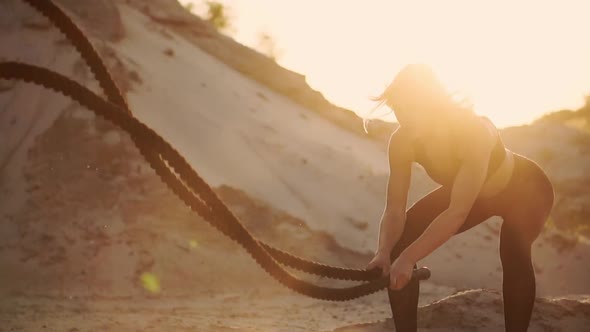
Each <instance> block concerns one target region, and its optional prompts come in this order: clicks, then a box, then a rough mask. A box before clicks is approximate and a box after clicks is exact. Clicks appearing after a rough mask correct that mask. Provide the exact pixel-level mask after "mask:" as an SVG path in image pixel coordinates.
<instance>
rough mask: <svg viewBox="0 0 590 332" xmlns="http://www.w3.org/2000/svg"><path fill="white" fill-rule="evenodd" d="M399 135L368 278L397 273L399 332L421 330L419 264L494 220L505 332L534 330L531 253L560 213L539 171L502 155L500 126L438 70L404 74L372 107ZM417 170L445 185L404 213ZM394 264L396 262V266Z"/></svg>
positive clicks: (417, 68) (410, 68) (393, 284)
mask: <svg viewBox="0 0 590 332" xmlns="http://www.w3.org/2000/svg"><path fill="white" fill-rule="evenodd" d="M374 100H375V101H379V103H380V105H381V104H386V105H387V106H389V107H390V108H391V109H392V110H393V112H394V113H395V115H396V118H397V120H398V122H399V125H400V126H399V127H398V128H397V129H396V130H395V132H394V133H393V134H392V135H391V138H390V140H389V148H388V151H389V152H388V155H389V166H390V173H389V181H388V185H387V193H386V204H385V209H384V212H383V215H382V218H381V223H380V230H379V239H378V249H377V251H376V253H375V257H374V258H373V259H372V260H371V261H370V262H369V264H368V265H367V269H372V268H375V267H379V268H381V269H382V271H383V274H384V275H386V274H387V273H389V276H390V287H389V289H388V294H389V302H390V306H391V311H392V314H393V319H394V321H395V326H396V331H416V329H417V327H416V325H417V316H416V315H417V307H418V291H419V283H418V282H417V281H414V280H412V281H409V279H410V275H411V272H412V269H413V268H414V267H415V266H416V262H417V261H418V260H420V259H422V258H424V257H425V256H427V255H428V254H430V253H431V252H433V251H434V250H435V249H436V248H438V247H439V246H441V245H442V244H443V243H444V242H446V241H447V240H448V239H449V238H450V237H451V236H452V235H454V234H459V233H461V232H464V231H466V230H468V229H470V228H471V227H473V226H476V225H478V224H480V223H481V222H483V221H485V220H487V219H488V218H490V217H492V216H501V217H502V219H503V223H502V229H501V232H500V259H501V262H502V269H503V280H502V291H503V304H504V322H505V328H506V331H526V330H527V328H528V325H529V321H530V317H531V312H532V309H533V304H534V300H535V274H534V270H533V265H532V261H531V245H532V243H533V241H535V239H536V238H537V236H538V235H539V233H540V232H541V230H542V229H543V225H544V223H545V221H546V219H547V217H548V216H549V212H550V211H551V208H552V206H553V198H554V193H553V187H552V185H551V182H550V181H549V179H548V178H547V176H546V175H545V173H544V172H543V170H541V168H540V167H539V166H538V165H537V164H536V163H534V162H533V161H531V160H530V159H527V158H525V157H523V156H521V155H518V154H515V153H513V152H511V151H510V150H508V149H506V148H505V147H504V144H503V143H502V140H501V139H500V136H499V133H498V131H497V129H496V128H495V126H494V125H493V123H492V122H491V121H490V120H489V119H488V118H486V117H482V116H477V115H476V114H474V113H473V111H472V109H471V108H470V107H468V106H465V105H464V104H461V103H458V102H456V101H455V100H453V98H452V97H451V95H450V94H449V93H448V92H447V91H446V90H445V88H444V87H443V85H442V83H441V82H440V81H439V80H438V79H437V77H436V75H435V74H434V73H433V71H432V70H431V68H430V67H428V66H427V65H424V64H411V65H407V66H406V67H404V68H403V69H402V70H401V71H400V72H399V73H398V74H397V75H396V77H395V78H394V80H393V81H392V83H391V84H390V85H389V86H388V87H387V88H386V89H385V91H384V92H383V93H382V94H381V95H380V96H379V97H378V98H375V99H374ZM412 162H417V163H419V164H421V165H422V167H424V169H425V170H426V172H427V173H428V175H429V176H430V177H431V178H432V179H433V180H434V181H436V182H438V183H439V184H440V185H441V186H440V187H438V188H437V189H435V190H433V191H431V192H430V193H428V194H427V195H426V196H424V197H423V198H422V199H420V200H419V201H418V202H416V203H415V204H413V205H412V206H411V207H410V208H409V209H408V210H407V211H406V203H407V195H408V187H409V183H410V173H411V164H412ZM392 262H393V263H392Z"/></svg>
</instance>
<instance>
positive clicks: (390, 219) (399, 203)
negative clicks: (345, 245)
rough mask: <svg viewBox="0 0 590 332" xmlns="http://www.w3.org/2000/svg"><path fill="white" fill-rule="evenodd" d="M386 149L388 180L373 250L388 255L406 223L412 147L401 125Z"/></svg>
mask: <svg viewBox="0 0 590 332" xmlns="http://www.w3.org/2000/svg"><path fill="white" fill-rule="evenodd" d="M387 151H388V159H389V180H388V181H387V192H386V195H385V208H384V210H383V215H382V216H381V222H380V226H379V242H378V246H377V253H381V254H385V255H387V257H389V254H390V253H391V250H392V249H393V247H394V246H395V244H396V243H397V241H398V240H399V238H400V237H401V234H402V232H403V229H404V225H405V222H406V204H407V200H408V189H409V187H410V177H411V170H412V160H413V149H412V148H411V146H410V144H408V140H407V139H406V138H404V134H403V132H402V131H401V127H398V129H397V130H396V131H395V132H394V133H393V134H392V135H391V137H390V139H389V146H388V149H387ZM377 253H376V254H377Z"/></svg>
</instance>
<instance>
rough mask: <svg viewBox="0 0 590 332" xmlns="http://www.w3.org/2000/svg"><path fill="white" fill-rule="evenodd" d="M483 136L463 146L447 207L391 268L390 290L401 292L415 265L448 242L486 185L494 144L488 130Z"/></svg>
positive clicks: (475, 136)
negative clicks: (399, 290) (461, 159)
mask: <svg viewBox="0 0 590 332" xmlns="http://www.w3.org/2000/svg"><path fill="white" fill-rule="evenodd" d="M483 133H485V135H483V134H482V131H479V132H478V133H476V134H475V135H474V137H473V139H471V137H470V141H469V144H467V145H466V146H464V149H465V151H464V156H466V157H465V158H464V160H463V163H462V165H461V168H460V169H459V171H458V173H457V175H456V177H455V181H454V183H453V188H452V190H451V199H450V204H449V207H448V208H447V209H446V210H445V211H443V212H442V213H441V214H439V215H438V217H436V218H435V219H434V220H433V221H432V222H431V223H430V225H429V226H428V228H426V230H425V231H424V232H423V233H422V235H420V237H418V239H416V240H415V241H414V242H413V243H412V244H411V245H409V246H408V247H407V248H406V249H405V250H404V251H403V252H402V253H401V254H400V256H399V257H398V258H397V259H396V261H395V262H394V263H393V264H392V266H391V270H390V277H391V285H390V288H392V289H401V288H403V287H404V286H405V285H406V284H407V282H409V277H410V276H411V272H412V271H411V269H412V268H413V266H414V264H415V263H416V262H417V261H419V260H420V259H422V258H424V257H426V256H428V255H429V254H430V253H432V252H433V251H434V250H435V249H437V248H438V247H440V246H441V245H442V244H443V243H445V242H446V241H447V240H448V239H450V238H451V237H452V236H453V235H454V234H455V233H456V232H457V230H458V229H459V228H460V227H461V225H463V223H464V222H465V219H466V218H467V215H468V214H469V211H470V210H471V208H472V206H473V203H474V202H475V200H476V199H477V196H478V194H479V192H480V191H481V188H482V186H483V184H484V182H485V179H486V175H487V169H488V163H489V159H490V154H491V150H492V148H493V144H494V142H493V140H492V139H491V136H490V135H487V133H488V132H487V130H485V129H484V130H483Z"/></svg>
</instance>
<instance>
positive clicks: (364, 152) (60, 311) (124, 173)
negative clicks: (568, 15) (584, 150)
mask: <svg viewBox="0 0 590 332" xmlns="http://www.w3.org/2000/svg"><path fill="white" fill-rule="evenodd" d="M102 1H106V2H108V1H110V0H102ZM18 3H19V2H18V1H16V0H14V1H13V0H11V1H7V2H6V3H5V4H0V6H9V7H7V8H9V9H10V10H11V11H2V10H0V15H2V14H1V13H2V12H4V13H10V15H6V14H5V15H4V16H0V17H2V18H3V19H2V21H1V22H0V23H1V24H2V26H1V27H2V30H1V31H2V32H0V44H1V45H10V47H9V48H6V49H5V48H2V49H1V51H2V53H0V58H2V59H20V60H22V61H27V62H30V63H36V64H41V65H44V66H47V67H49V68H53V69H55V70H58V71H59V72H61V73H64V74H66V75H68V76H70V77H73V78H75V79H76V80H78V81H79V82H82V83H83V84H85V85H86V86H89V87H91V88H93V89H94V90H95V91H98V90H97V89H96V82H94V81H93V79H92V78H91V76H90V73H89V71H88V69H87V68H86V67H85V66H84V65H83V63H81V62H80V61H79V60H78V55H77V54H76V53H75V52H73V50H72V48H71V47H70V46H68V44H67V42H64V37H63V36H61V35H59V34H58V33H56V32H55V30H53V28H51V26H50V25H48V24H46V23H43V20H42V19H40V18H39V17H38V16H34V15H32V16H31V14H30V13H31V12H30V10H28V9H27V7H26V6H19V5H18ZM157 3H158V4H160V3H166V1H159V2H157ZM0 8H1V7H0ZM105 8H111V9H112V7H110V6H106V7H105ZM117 8H118V9H119V13H120V17H121V21H120V22H119V23H120V24H119V25H117V24H114V25H113V26H120V27H121V29H123V30H122V31H113V32H112V34H114V35H117V36H119V37H118V39H117V40H116V41H105V40H102V39H100V37H96V36H94V37H93V42H94V43H95V44H96V45H97V47H98V48H99V50H100V52H101V54H103V56H104V57H105V60H106V61H107V64H108V65H109V66H110V68H111V70H112V71H113V72H114V73H115V74H116V75H115V77H116V78H117V82H118V83H119V84H120V85H121V86H122V88H123V90H124V91H125V92H126V96H127V98H128V100H129V103H130V105H131V109H132V111H133V113H134V114H135V115H136V116H137V117H138V118H139V119H141V120H142V121H144V122H145V123H146V124H148V125H149V126H150V127H152V128H154V129H155V130H156V131H157V132H158V133H160V134H161V135H162V136H163V137H164V138H165V139H166V140H168V141H169V142H171V143H172V145H173V146H174V147H176V148H177V149H178V150H179V151H180V152H181V154H183V155H184V156H185V157H186V158H187V160H188V161H189V162H190V163H191V164H192V165H193V166H194V167H195V168H196V169H197V171H198V172H199V174H201V175H202V176H203V177H204V178H205V179H206V180H207V181H208V182H209V183H210V184H211V185H212V186H214V187H215V190H216V192H217V193H218V195H219V196H220V197H221V198H222V199H223V200H224V202H226V204H227V205H228V206H229V207H230V209H231V210H232V211H233V212H234V213H235V214H236V215H237V216H238V217H239V218H240V220H241V221H242V222H243V223H244V224H245V225H246V226H247V228H248V229H249V230H250V231H251V232H252V233H253V234H254V235H255V236H256V237H257V238H260V239H262V240H264V241H266V242H268V243H270V244H272V245H274V246H277V247H279V248H281V249H285V250H287V251H289V252H292V253H294V254H296V255H299V256H302V257H305V258H308V259H313V260H316V261H319V262H324V263H327V264H331V265H335V266H346V267H354V268H363V267H364V266H365V265H366V263H367V262H368V261H369V259H370V258H371V253H372V251H373V250H374V248H375V245H376V239H377V230H378V219H379V216H380V213H381V209H382V203H383V202H382V200H383V197H384V190H385V181H386V176H387V161H386V156H385V151H384V147H383V145H382V144H381V143H379V142H377V141H375V140H371V139H368V138H364V137H362V136H359V135H358V134H357V133H352V132H350V131H347V130H345V129H343V128H342V127H341V126H337V125H334V124H333V123H331V122H330V121H328V120H327V119H326V118H324V117H322V116H320V115H318V114H316V113H314V112H312V111H310V110H309V109H306V108H304V107H302V106H301V105H298V104H296V103H294V102H293V101H292V100H290V99H288V98H286V97H285V96H282V95H278V94H276V93H275V92H273V91H272V90H271V89H269V88H267V87H265V86H262V85H260V84H259V83H256V82H255V81H253V80H251V79H249V78H247V77H245V76H243V75H242V74H240V73H238V72H237V71H235V70H232V69H230V68H229V67H228V66H227V65H226V64H224V63H222V62H220V61H218V60H217V59H215V58H214V57H212V56H211V55H210V54H208V53H206V52H204V51H203V50H202V49H200V48H199V47H198V46H196V45H195V44H194V43H191V42H190V41H189V40H187V39H185V38H183V37H182V36H181V35H179V34H177V33H175V31H174V29H171V28H169V27H167V26H166V25H162V24H161V23H158V22H156V21H154V20H153V18H150V16H149V15H145V13H144V12H142V10H138V7H137V6H130V5H128V4H124V3H122V2H117ZM111 9H109V10H111ZM160 9H161V12H165V11H166V8H165V7H162V8H160ZM12 10H14V11H12ZM27 13H29V14H27ZM19 15H21V16H23V17H25V18H24V19H23V20H24V21H25V22H28V23H26V24H24V25H23V24H21V23H20V21H19V17H20V16H19ZM105 19H107V20H108V19H111V18H110V17H108V18H105ZM111 23H112V22H108V21H107V22H93V24H96V25H97V26H98V27H100V25H101V24H111ZM43 52H45V53H43ZM0 87H1V89H0V111H1V113H0V125H1V126H2V127H1V128H2V130H0V139H1V141H2V142H3V144H2V146H1V149H0V162H1V163H0V165H1V167H2V168H0V171H1V172H0V173H1V178H0V208H1V210H0V212H1V213H0V299H1V300H0V331H105V330H109V331H170V330H178V331H183V330H186V331H332V330H334V331H391V330H393V328H392V321H391V319H389V318H390V317H391V314H390V309H389V304H388V301H387V294H386V293H385V292H384V291H382V292H379V293H377V294H373V295H371V296H367V297H364V298H360V299H356V300H353V301H349V302H344V303H335V302H325V301H319V300H314V299H310V298H305V297H303V296H300V295H297V294H294V293H293V292H291V291H289V290H287V289H285V288H283V287H282V286H280V285H279V284H278V283H277V282H276V281H274V280H273V279H272V278H270V277H269V276H268V275H266V274H265V273H264V271H263V270H262V269H260V267H258V266H257V265H256V264H255V263H254V261H253V260H252V259H251V257H249V256H248V255H247V254H246V253H244V251H243V250H242V249H241V247H239V246H238V245H237V244H235V243H233V242H232V241H230V240H228V239H227V238H225V237H224V236H223V235H221V234H220V233H219V232H217V231H216V230H215V229H213V228H212V227H211V226H209V225H208V224H206V223H205V222H204V221H203V220H201V219H200V218H199V217H198V216H195V215H194V214H192V213H190V211H189V210H188V209H187V208H186V207H185V206H184V205H183V204H182V203H181V202H180V201H179V200H178V199H177V198H176V197H174V196H173V195H172V194H171V193H170V191H169V190H168V189H167V188H166V187H165V186H164V185H163V184H162V183H161V182H160V181H159V179H158V178H157V177H156V176H155V175H154V173H153V171H152V170H151V169H150V168H149V165H147V164H146V163H145V161H144V160H143V159H142V157H141V156H140V155H139V153H138V152H137V150H136V149H135V148H134V146H133V145H132V143H131V141H130V140H129V138H128V137H127V136H126V134H125V133H123V132H121V131H120V130H118V129H117V128H115V127H113V126H112V125H111V124H110V123H108V122H106V121H104V120H102V119H100V118H96V117H95V116H94V115H93V114H92V113H91V112H89V111H87V110H84V109H83V108H81V107H80V106H79V105H77V104H75V103H72V102H71V101H69V100H68V99H66V98H63V97H61V96H58V95H56V94H53V93H51V92H48V91H46V90H44V89H40V88H36V87H33V86H31V85H26V84H20V83H17V84H16V85H12V84H6V83H2V85H0ZM12 119H15V120H14V121H13V120H12ZM560 130H561V129H559V130H557V132H558V133H557V132H556V133H555V134H554V136H552V137H562V136H563V132H562V131H560ZM535 131H536V132H544V133H549V132H551V131H549V130H547V129H546V128H536V127H535V128H533V129H530V128H523V129H522V131H518V133H515V132H510V133H509V134H510V135H509V137H508V138H509V139H508V143H509V144H510V145H513V146H514V147H515V148H516V151H530V152H531V153H535V151H537V150H538V151H542V149H543V148H547V146H550V147H551V148H552V149H556V150H558V151H559V149H560V147H559V146H558V145H556V144H557V143H556V142H558V140H557V139H555V140H551V144H549V145H547V144H542V143H538V142H539V141H538V139H537V138H536V136H535V135H540V134H538V133H537V134H535ZM522 132H526V133H527V134H526V135H530V137H533V138H526V137H524V136H526V135H524V134H523V135H524V136H523V135H521V136H522V137H520V136H519V135H520V134H519V133H522ZM552 135H553V134H552ZM559 135H562V136H559ZM523 137H524V138H523ZM563 137H566V138H567V137H569V136H563ZM566 138H560V139H562V141H567V140H566ZM527 139H528V140H529V141H530V142H528V141H526V140H527ZM523 141H525V142H528V143H522V142H523ZM562 150H563V151H564V152H563V153H564V155H567V157H568V158H570V159H568V160H570V161H571V160H574V158H575V156H576V153H578V154H579V152H578V150H577V148H571V147H569V148H567V149H562ZM548 165H549V166H548V169H549V170H550V171H551V172H557V171H556V170H557V166H556V165H557V164H555V163H553V164H552V163H549V164H548ZM568 167H571V168H572V169H573V167H574V166H572V165H571V162H570V163H568ZM567 174H574V175H575V174H577V176H582V175H581V173H575V172H574V173H569V168H568V169H567V170H566V171H564V172H563V173H562V175H563V176H562V177H564V178H565V177H566V175H567ZM558 178H559V177H558ZM433 187H434V184H433V183H432V182H431V181H430V180H429V179H427V178H426V177H425V174H424V172H423V170H422V169H421V168H419V167H418V166H416V167H415V168H414V172H413V178H412V190H411V193H410V202H413V201H415V200H416V199H418V198H419V197H421V195H423V194H424V193H426V192H427V191H429V190H431V189H432V188H433ZM500 224H501V220H499V219H497V218H493V219H492V220H490V221H488V222H486V223H484V224H482V225H480V226H478V227H475V228H474V229H472V230H470V231H468V232H466V233H464V234H461V235H459V236H457V237H454V238H453V239H452V240H451V241H449V242H448V243H447V244H445V245H444V246H443V247H441V248H440V249H439V250H437V251H436V252H435V253H434V254H433V255H431V256H430V257H428V258H426V259H424V260H423V261H422V262H420V265H426V266H429V267H430V268H431V270H432V271H433V276H432V278H431V280H429V281H427V282H424V283H423V284H422V289H421V297H420V304H421V308H420V311H419V316H420V319H419V324H420V327H421V330H424V331H441V332H444V331H474V330H478V331H498V330H501V329H502V314H501V313H502V311H501V310H502V309H501V294H500V293H499V289H501V279H502V270H501V265H500V261H499V257H498V231H499V226H500ZM589 253H590V244H589V243H588V242H587V241H586V240H583V239H576V238H573V237H571V236H567V235H564V234H562V233H561V232H558V231H556V230H552V229H548V230H546V231H545V232H544V233H543V234H542V236H541V237H540V238H539V239H538V240H537V242H535V246H534V253H533V255H534V264H535V271H536V274H537V281H538V283H537V295H538V296H539V298H538V299H537V305H536V307H535V310H536V311H535V314H534V317H533V322H532V328H531V330H532V331H583V330H584V329H583V327H585V326H587V325H588V323H590V313H589V309H588V308H589V302H588V301H589V300H588V298H589V295H588V294H590V284H589V283H588V280H590V254H589ZM146 273H149V274H150V275H153V276H155V278H157V280H158V282H159V285H160V290H159V291H158V292H156V293H153V292H149V291H148V290H146V287H145V286H144V285H143V284H142V282H141V280H142V276H144V275H145V274H146ZM298 275H300V274H298ZM302 277H305V278H306V279H307V280H310V281H313V282H316V283H319V284H330V285H334V286H345V285H347V284H346V283H343V282H333V283H330V282H329V281H326V280H321V279H320V278H318V277H314V276H302ZM482 288H483V289H485V290H481V289H482ZM564 297H565V298H564Z"/></svg>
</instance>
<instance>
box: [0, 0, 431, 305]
mask: <svg viewBox="0 0 590 332" xmlns="http://www.w3.org/2000/svg"><path fill="white" fill-rule="evenodd" d="M25 1H26V2H28V3H29V4H31V5H32V6H33V7H34V8H36V9H37V10H39V11H41V12H42V13H43V14H44V15H46V16H47V17H48V18H49V19H50V20H51V21H52V22H53V23H54V24H55V25H56V26H57V27H58V28H59V29H60V30H61V31H62V33H64V34H65V35H66V36H67V37H68V39H70V40H71V41H72V43H73V44H74V46H75V47H76V49H77V50H78V51H79V52H80V53H81V54H82V57H83V58H84V59H85V60H86V61H87V63H88V65H89V66H90V67H91V70H92V72H93V73H94V74H95V76H96V77H97V79H98V80H99V83H100V86H101V87H102V89H103V90H104V91H105V93H106V94H107V96H108V98H109V100H110V102H109V101H105V100H103V99H102V98H101V97H99V96H97V95H96V94H94V93H93V92H92V91H90V90H88V89H86V88H84V87H83V86H81V85H79V84H78V83H76V82H74V81H72V80H69V79H68V78H66V77H64V76H62V75H59V74H57V73H54V72H51V71H49V70H47V69H44V68H39V67H35V66H31V65H26V64H20V63H16V62H8V63H2V64H0V77H4V78H14V79H22V80H25V81H28V82H33V83H36V84H40V85H43V86H45V87H46V88H50V89H53V90H55V91H58V92H61V93H63V94H64V95H67V96H69V97H71V98H73V99H74V100H76V101H78V102H79V103H80V104H82V105H83V106H85V107H87V108H89V109H90V110H92V111H93V112H95V113H96V114H98V115H101V116H103V117H105V118H106V119H107V120H110V121H112V122H113V123H114V124H115V125H117V126H119V127H120V128H122V129H123V130H125V131H126V132H128V133H129V134H130V136H131V138H132V139H133V141H134V143H135V144H136V145H137V146H138V148H139V150H140V152H141V153H142V155H143V156H144V157H145V158H146V160H147V161H148V162H149V163H150V166H152V168H153V169H154V170H155V171H156V173H157V174H158V175H159V176H160V178H161V179H162V180H163V181H164V182H165V183H166V184H167V185H168V187H169V188H170V189H171V190H172V191H173V192H174V193H175V194H176V195H177V196H179V198H181V200H183V202H185V204H187V205H188V206H189V207H190V208H191V209H192V210H194V211H195V212H197V213H198V214H199V215H200V216H201V217H203V219H205V220H206V221H207V222H209V223H210V224H211V225H213V226H214V227H216V228H217V229H219V230H220V231H221V232H222V233H224V234H225V235H227V236H228V237H230V238H232V239H233V240H235V241H237V242H238V243H239V244H240V245H242V246H243V247H244V248H245V249H246V250H247V251H248V253H249V254H250V255H251V256H252V257H253V258H254V259H255V261H256V262H257V263H258V264H259V265H260V266H261V267H262V268H263V269H264V270H265V271H267V272H268V273H269V274H270V275H271V276H273V277H274V278H275V279H277V280H278V281H279V282H280V283H281V284H283V285H285V286H286V287H288V288H290V289H292V290H294V291H296V292H298V293H301V294H304V295H308V296H310V297H313V298H318V299H324V300H334V301H344V300H350V299H353V298H357V297H360V296H364V295H368V294H371V293H373V292H375V291H378V290H380V289H382V288H385V287H387V285H388V284H389V278H388V277H387V276H385V277H380V271H379V270H378V269H373V270H371V271H366V270H355V269H344V268H337V267H331V266H328V265H323V264H319V263H316V262H312V261H306V260H303V259H301V258H299V257H296V256H293V255H291V254H289V253H286V252H283V251H281V250H279V249H276V248H273V247H271V246H270V245H268V244H265V243H263V242H262V241H258V240H256V239H254V238H253V237H252V236H251V235H250V234H249V233H248V231H247V230H246V229H245V228H244V227H243V225H242V224H241V223H240V222H239V220H238V219H237V218H236V217H235V216H234V215H233V214H232V213H231V211H229V209H228V208H227V207H226V206H225V204H224V203H223V202H222V201H221V200H220V199H219V198H218V197H217V195H216V194H215V193H214V192H213V190H212V189H211V188H210V187H209V186H208V185H207V184H206V183H205V181H204V180H203V179H201V178H200V177H199V176H198V174H197V173H196V172H195V171H194V169H192V168H191V166H190V165H189V164H188V163H187V162H186V160H185V159H184V158H183V157H182V156H181V155H180V154H179V153H178V152H177V151H176V150H175V149H174V148H173V147H172V146H170V145H169V144H168V143H167V142H166V141H165V140H164V139H162V138H161V137H160V136H159V135H157V134H156V133H155V132H154V131H153V130H152V129H150V128H149V127H147V126H145V125H144V124H143V123H141V122H140V121H138V120H137V119H136V118H134V117H133V116H132V115H130V114H131V112H130V111H129V108H128V107H127V105H126V103H125V100H124V98H123V97H122V95H121V93H120V91H119V90H118V88H117V87H116V84H115V83H114V81H113V80H112V78H111V76H110V74H109V73H108V70H107V69H106V66H105V65H104V63H103V62H102V61H101V59H100V57H99V56H98V54H97V53H96V51H95V50H94V48H93V47H92V45H91V43H90V42H89V41H88V39H87V38H86V37H85V35H84V34H83V33H82V31H81V30H80V29H79V28H78V27H77V26H76V25H75V24H74V22H73V21H72V20H71V19H70V18H69V17H68V16H67V15H65V14H64V13H63V11H62V10H61V9H60V8H59V7H58V6H56V5H55V4H54V3H53V2H51V1H43V0H25ZM125 113H127V114H129V115H126V114H125ZM160 157H162V158H163V159H166V160H167V161H168V164H169V165H170V166H171V167H172V168H173V169H174V170H175V171H176V172H177V173H178V174H179V175H180V177H181V179H180V180H182V181H184V183H182V182H180V181H179V179H178V177H177V176H176V175H174V174H173V173H171V171H170V169H169V168H168V167H167V166H166V164H165V163H164V160H162V159H160ZM186 186H189V187H190V189H192V192H191V191H190V190H189V189H187V187H186ZM194 193H198V194H199V195H200V197H197V196H195V194H194ZM205 203H206V204H205ZM267 251H268V252H267ZM269 253H270V254H272V256H273V257H274V258H275V259H277V260H279V261H281V263H284V264H285V265H288V266H291V267H294V268H297V269H300V270H302V271H305V272H308V273H315V274H319V275H323V276H327V277H331V278H339V279H349V280H372V281H371V282H369V283H366V284H362V285H358V286H354V287H349V288H328V287H320V286H316V285H313V284H310V283H308V282H305V281H302V280H300V279H298V278H296V277H295V276H293V275H291V274H290V273H289V272H287V271H285V270H283V269H282V268H281V267H280V266H279V265H278V264H277V263H276V262H275V261H274V260H273V259H272V257H270V256H269V255H268V254H269ZM428 276H429V271H428V270H427V269H418V270H415V271H414V277H415V278H418V279H427V278H428Z"/></svg>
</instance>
